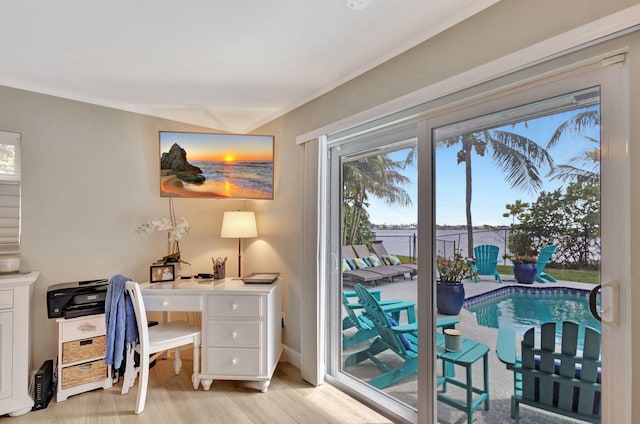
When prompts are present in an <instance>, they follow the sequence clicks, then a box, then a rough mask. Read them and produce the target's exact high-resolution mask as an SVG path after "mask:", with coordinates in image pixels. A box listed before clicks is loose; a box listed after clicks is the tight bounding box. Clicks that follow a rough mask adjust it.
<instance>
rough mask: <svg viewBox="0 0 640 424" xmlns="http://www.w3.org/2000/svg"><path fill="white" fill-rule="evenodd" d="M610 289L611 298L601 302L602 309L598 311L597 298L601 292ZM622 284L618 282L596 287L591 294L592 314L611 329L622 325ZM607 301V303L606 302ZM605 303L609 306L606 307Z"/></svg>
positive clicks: (590, 305) (590, 307) (605, 298)
mask: <svg viewBox="0 0 640 424" xmlns="http://www.w3.org/2000/svg"><path fill="white" fill-rule="evenodd" d="M604 289H608V290H610V291H611V293H610V296H609V297H607V296H605V297H604V298H603V299H601V300H600V302H601V309H600V310H599V311H598V307H597V305H596V298H597V295H598V292H599V291H600V290H604ZM619 291H620V284H619V283H618V282H617V281H610V282H608V283H604V284H598V285H597V286H595V287H594V288H593V289H592V290H591V293H589V309H590V310H591V314H592V315H593V316H594V317H595V318H596V319H597V320H598V321H600V322H602V323H604V324H607V325H609V326H611V327H617V326H618V325H619V324H620V318H619V317H620V297H619ZM605 300H606V302H605ZM605 303H606V304H607V306H604V305H605Z"/></svg>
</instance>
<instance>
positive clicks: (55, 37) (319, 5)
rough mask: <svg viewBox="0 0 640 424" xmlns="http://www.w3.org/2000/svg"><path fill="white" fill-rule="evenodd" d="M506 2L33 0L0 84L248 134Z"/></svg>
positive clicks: (22, 12)
mask: <svg viewBox="0 0 640 424" xmlns="http://www.w3.org/2000/svg"><path fill="white" fill-rule="evenodd" d="M497 1H498V0H371V2H370V4H369V7H367V8H366V9H362V10H353V9H350V8H349V7H347V4H346V0H270V1H267V0H137V1H131V0H126V1H125V0H109V1H100V2H95V1H86V0H57V1H50V0H30V1H10V2H3V3H2V6H0V16H2V25H0V85H5V86H9V87H15V88H21V89H25V90H30V91H35V92H38V93H44V94H50V95H54V96H59V97H63V98H68V99H73V100H79V101H83V102H87V103H92V104H97V105H103V106H108V107H113V108H117V109H122V110H127V111H132V112H138V113H143V114H146V115H151V116H157V117H162V118H168V119H173V120H176V121H181V122H186V123H191V124H196V125H202V126H205V127H209V128H213V129H218V130H225V131H231V132H239V133H246V132H249V131H251V130H253V129H255V128H257V127H258V126H260V125H262V124H264V123H267V122H269V121H270V120H272V119H274V118H276V117H278V116H281V115H283V114H284V113H286V112H288V111H290V110H292V109H294V108H295V107H297V106H300V105H302V104H304V103H306V102H307V101H309V100H311V99H313V98H315V97H317V96H319V95H321V94H323V93H325V92H327V91H329V90H331V89H332V88H334V87H336V86H338V85H340V84H342V83H344V82H346V81H348V80H349V79H352V78H354V77H356V76H357V75H359V74H362V73H363V72H365V71H367V70H369V69H371V68H373V67H374V66H376V65H379V64H380V63H382V62H384V61H385V60H388V59H390V58H391V57H393V56H395V55H397V54H399V53H401V52H403V51H405V50H407V49H409V48H411V47H412V46H415V45H416V44H418V43H420V42H422V41H424V40H426V39H428V38H430V37H432V36H434V35H435V34H437V33H439V32H441V31H443V30H445V29H447V28H449V27H451V26H453V25H455V24H456V23H458V22H460V21H462V20H464V19H466V18H468V17H469V16H472V15H473V14H475V13H477V12H479V11H480V10H483V9H484V8H486V7H488V6H490V5H492V4H493V3H496V2H497Z"/></svg>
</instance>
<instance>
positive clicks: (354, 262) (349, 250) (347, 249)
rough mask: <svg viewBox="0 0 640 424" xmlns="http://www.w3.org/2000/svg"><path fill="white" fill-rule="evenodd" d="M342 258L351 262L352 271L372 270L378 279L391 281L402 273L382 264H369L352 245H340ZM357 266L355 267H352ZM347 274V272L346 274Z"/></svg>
mask: <svg viewBox="0 0 640 424" xmlns="http://www.w3.org/2000/svg"><path fill="white" fill-rule="evenodd" d="M342 259H346V260H347V261H348V262H349V264H351V268H352V271H355V272H363V271H364V272H372V273H374V274H377V275H378V276H379V277H380V278H379V279H388V280H389V282H392V281H393V277H397V276H399V275H404V274H403V273H402V272H400V271H398V270H395V269H390V268H386V267H382V266H370V265H369V264H368V263H367V262H366V261H365V260H364V258H359V257H358V255H357V254H356V252H355V251H354V250H353V246H342ZM353 268H357V269H353ZM348 275H349V274H348Z"/></svg>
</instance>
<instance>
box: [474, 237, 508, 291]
mask: <svg viewBox="0 0 640 424" xmlns="http://www.w3.org/2000/svg"><path fill="white" fill-rule="evenodd" d="M498 252H500V248H499V247H498V246H494V245H492V244H481V245H478V246H476V247H474V248H473V256H474V257H475V265H474V267H475V270H476V271H477V273H478V275H493V276H494V278H495V279H496V280H498V282H500V283H502V277H500V273H498V269H497V268H496V266H497V265H498ZM473 280H474V281H475V282H476V283H477V282H478V276H474V277H473Z"/></svg>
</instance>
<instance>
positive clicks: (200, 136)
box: [160, 131, 274, 200]
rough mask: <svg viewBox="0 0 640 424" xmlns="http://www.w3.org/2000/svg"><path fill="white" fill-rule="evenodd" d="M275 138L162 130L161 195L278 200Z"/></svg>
mask: <svg viewBox="0 0 640 424" xmlns="http://www.w3.org/2000/svg"><path fill="white" fill-rule="evenodd" d="M273 150H274V137H273V136H270V135H241V134H213V133H194V132H173V131H160V196H162V197H208V198H220V199H267V200H271V199H273Z"/></svg>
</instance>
